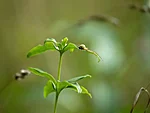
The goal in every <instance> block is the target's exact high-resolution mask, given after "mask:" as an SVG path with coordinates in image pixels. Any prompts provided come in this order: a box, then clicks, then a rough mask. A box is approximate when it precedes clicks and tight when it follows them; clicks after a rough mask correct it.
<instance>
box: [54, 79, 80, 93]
mask: <svg viewBox="0 0 150 113" xmlns="http://www.w3.org/2000/svg"><path fill="white" fill-rule="evenodd" d="M65 88H72V89H75V90H76V91H77V92H78V93H81V92H82V89H81V88H80V85H79V84H78V83H69V82H68V81H63V82H58V85H57V91H58V92H61V91H62V90H63V89H65Z"/></svg>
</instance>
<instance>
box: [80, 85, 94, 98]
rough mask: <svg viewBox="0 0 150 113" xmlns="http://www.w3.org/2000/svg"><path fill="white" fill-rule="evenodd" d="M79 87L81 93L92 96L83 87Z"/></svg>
mask: <svg viewBox="0 0 150 113" xmlns="http://www.w3.org/2000/svg"><path fill="white" fill-rule="evenodd" d="M81 89H82V93H83V94H87V95H89V96H90V97H91V98H92V95H91V94H90V93H89V92H88V90H87V89H86V88H85V87H83V86H81Z"/></svg>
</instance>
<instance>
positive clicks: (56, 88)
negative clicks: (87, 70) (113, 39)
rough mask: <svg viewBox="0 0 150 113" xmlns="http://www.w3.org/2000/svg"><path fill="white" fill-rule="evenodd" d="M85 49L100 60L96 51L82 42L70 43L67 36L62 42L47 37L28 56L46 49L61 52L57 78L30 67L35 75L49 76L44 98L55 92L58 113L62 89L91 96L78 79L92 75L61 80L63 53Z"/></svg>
mask: <svg viewBox="0 0 150 113" xmlns="http://www.w3.org/2000/svg"><path fill="white" fill-rule="evenodd" d="M75 49H76V50H83V51H86V52H88V53H90V54H93V55H95V56H96V57H97V58H98V62H99V61H100V57H99V55H98V54H97V53H96V52H94V51H91V50H89V49H88V48H87V47H86V46H85V45H84V44H81V45H80V46H79V47H78V46H77V45H75V44H74V43H68V38H67V37H65V38H64V39H62V41H61V42H57V41H56V40H55V39H53V38H47V39H46V40H45V41H44V44H43V45H41V44H40V45H37V46H35V47H34V48H32V49H31V50H30V51H29V52H28V54H27V57H28V58H29V57H32V56H36V55H39V54H41V53H43V52H45V51H48V50H51V51H58V52H59V53H60V54H59V55H60V57H59V64H58V72H57V79H55V78H54V77H53V76H52V75H51V74H49V73H47V72H45V71H43V70H40V69H38V68H33V67H29V68H28V69H29V71H30V72H31V73H33V74H35V75H38V76H41V77H45V78H47V80H48V81H47V83H46V85H45V86H44V93H43V94H44V98H46V97H47V96H48V95H49V94H50V93H53V92H55V94H56V95H55V96H56V97H55V105H54V113H56V108H57V103H58V97H59V95H60V93H61V91H62V90H64V89H67V88H69V89H72V90H74V91H76V92H78V93H82V94H87V95H88V96H90V97H91V98H92V96H91V94H90V93H89V92H88V90H87V89H86V88H85V87H83V86H81V85H79V83H78V81H79V80H82V79H84V78H91V75H88V74H87V75H83V76H79V77H75V78H72V79H69V80H64V81H61V66H62V57H63V54H64V53H65V52H67V51H70V52H73V51H74V50H75Z"/></svg>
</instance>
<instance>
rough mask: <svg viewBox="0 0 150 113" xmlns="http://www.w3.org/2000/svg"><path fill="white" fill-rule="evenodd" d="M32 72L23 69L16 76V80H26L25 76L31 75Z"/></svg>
mask: <svg viewBox="0 0 150 113" xmlns="http://www.w3.org/2000/svg"><path fill="white" fill-rule="evenodd" d="M30 73H31V72H30V71H29V70H25V69H21V70H20V72H19V73H16V74H15V79H16V80H21V79H24V77H25V76H27V75H29V74H30Z"/></svg>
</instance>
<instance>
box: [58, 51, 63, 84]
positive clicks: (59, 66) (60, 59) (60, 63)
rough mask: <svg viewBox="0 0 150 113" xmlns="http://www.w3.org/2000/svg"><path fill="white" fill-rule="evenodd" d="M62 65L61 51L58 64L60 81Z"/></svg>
mask: <svg viewBox="0 0 150 113" xmlns="http://www.w3.org/2000/svg"><path fill="white" fill-rule="evenodd" d="M61 65H62V53H60V58H59V65H58V80H59V81H60V74H61Z"/></svg>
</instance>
